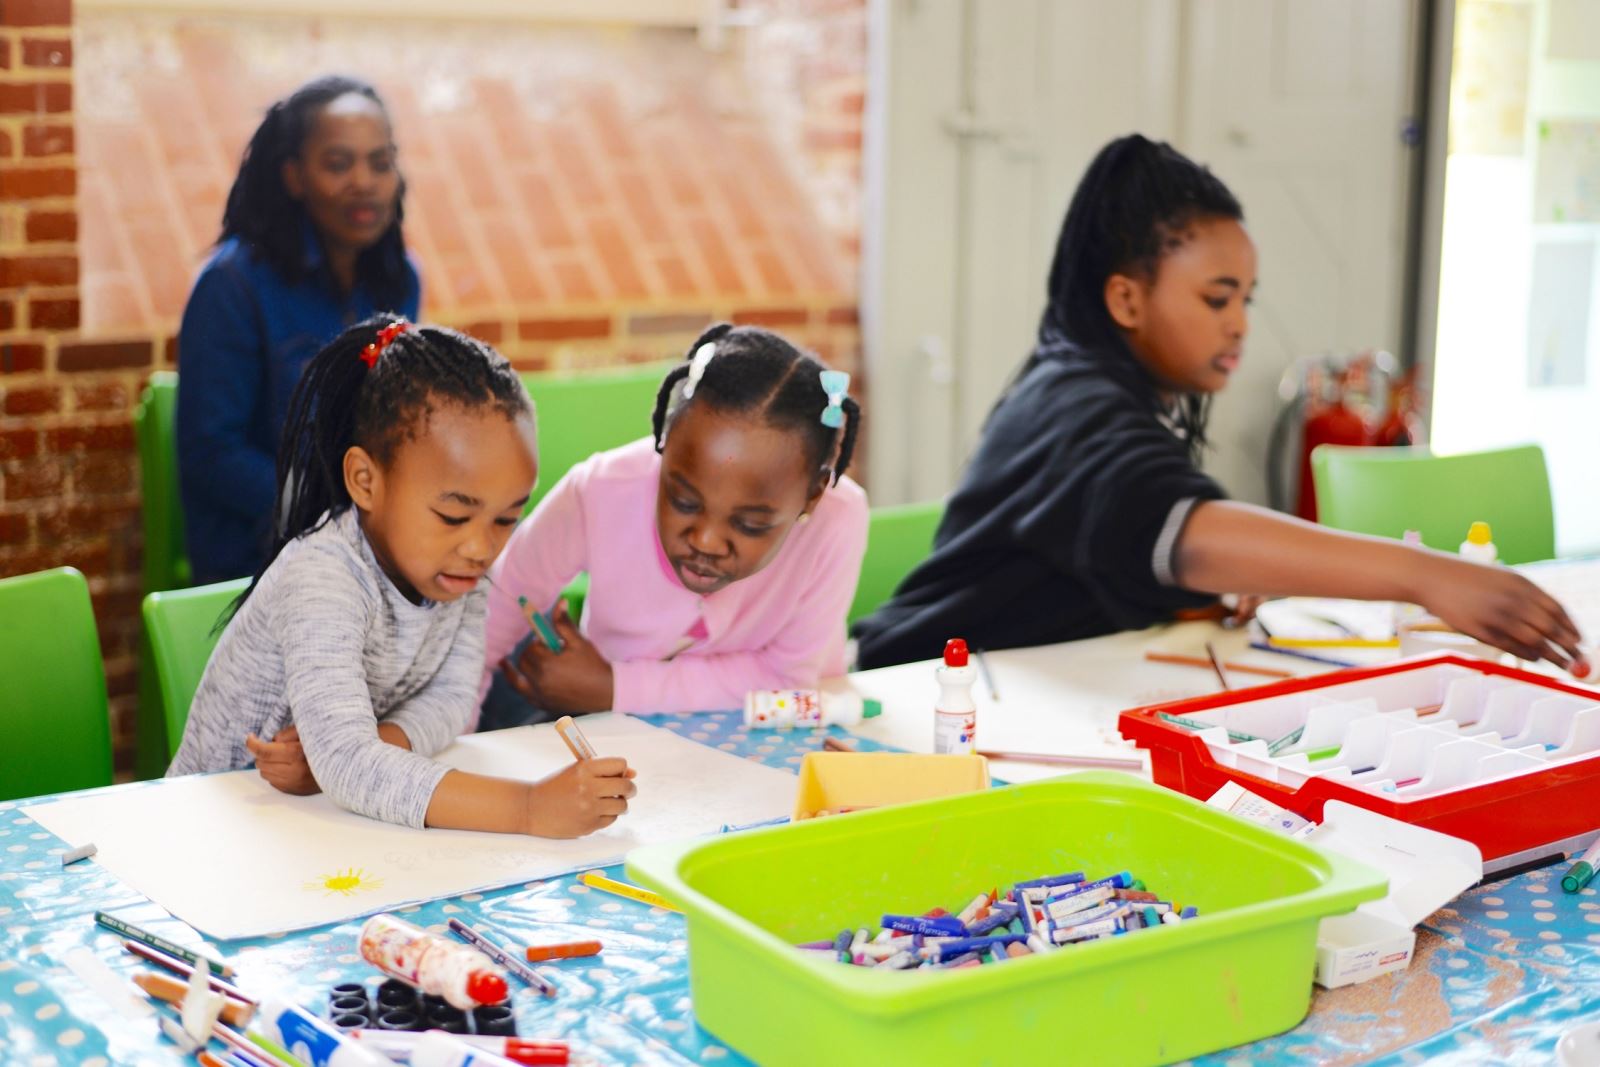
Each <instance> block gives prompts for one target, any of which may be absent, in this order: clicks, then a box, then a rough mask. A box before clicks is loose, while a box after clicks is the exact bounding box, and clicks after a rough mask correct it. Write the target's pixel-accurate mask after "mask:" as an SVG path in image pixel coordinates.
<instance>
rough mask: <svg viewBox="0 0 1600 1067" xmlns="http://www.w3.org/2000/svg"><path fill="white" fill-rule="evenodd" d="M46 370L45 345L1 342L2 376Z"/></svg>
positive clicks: (25, 342)
mask: <svg viewBox="0 0 1600 1067" xmlns="http://www.w3.org/2000/svg"><path fill="white" fill-rule="evenodd" d="M35 370H44V345H40V344H34V343H33V342H31V341H0V374H26V373H27V372H28V371H35Z"/></svg>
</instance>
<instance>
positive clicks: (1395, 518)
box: [1311, 445, 1556, 564]
mask: <svg viewBox="0 0 1600 1067" xmlns="http://www.w3.org/2000/svg"><path fill="white" fill-rule="evenodd" d="M1311 477H1312V481H1313V483H1314V485H1315V486H1316V492H1317V515H1318V517H1319V519H1320V521H1321V522H1322V524H1323V525H1325V526H1332V527H1335V528H1337V529H1340V530H1353V531H1355V532H1357V533H1366V534H1377V535H1379V536H1382V537H1396V538H1397V537H1400V536H1401V535H1402V534H1403V533H1405V531H1406V530H1416V531H1418V532H1420V533H1421V534H1422V542H1423V544H1425V545H1427V546H1428V547H1429V548H1437V549H1442V550H1444V551H1447V552H1454V551H1456V550H1457V549H1458V548H1459V547H1460V546H1461V542H1462V541H1464V540H1466V537H1467V528H1468V527H1469V526H1471V525H1472V524H1473V523H1474V522H1476V521H1478V520H1482V521H1484V522H1487V523H1488V524H1489V526H1490V528H1491V529H1492V531H1493V533H1494V542H1495V547H1496V548H1497V549H1498V550H1499V553H1500V559H1501V561H1502V562H1504V563H1509V564H1516V563H1531V562H1533V561H1535V560H1541V559H1552V558H1554V556H1555V554H1556V534H1555V511H1554V508H1553V506H1552V504H1551V500H1550V475H1549V472H1548V470H1547V469H1546V467H1545V462H1544V450H1543V449H1541V448H1540V447H1539V446H1538V445H1523V446H1520V447H1517V448H1504V449H1499V450H1496V451H1492V452H1471V453H1466V454H1463V455H1458V456H1436V455H1434V454H1433V453H1431V452H1429V451H1428V450H1427V449H1425V448H1346V447H1341V446H1338V445H1319V446H1318V447H1317V448H1315V449H1313V450H1312V452H1311Z"/></svg>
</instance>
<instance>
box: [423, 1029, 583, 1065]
mask: <svg viewBox="0 0 1600 1067" xmlns="http://www.w3.org/2000/svg"><path fill="white" fill-rule="evenodd" d="M562 1062H565V1061H562ZM513 1063H514V1061H512V1060H508V1059H506V1058H505V1057H504V1056H499V1055H496V1054H495V1053H493V1052H490V1051H488V1050H487V1049H482V1048H474V1047H473V1046H472V1045H469V1044H467V1043H466V1042H465V1041H462V1040H460V1039H459V1038H457V1037H455V1036H453V1035H451V1034H447V1033H445V1032H444V1031H442V1030H432V1031H429V1032H428V1033H425V1034H423V1035H422V1036H421V1037H420V1038H419V1039H418V1040H417V1043H416V1044H415V1045H414V1046H412V1049H411V1067H513Z"/></svg>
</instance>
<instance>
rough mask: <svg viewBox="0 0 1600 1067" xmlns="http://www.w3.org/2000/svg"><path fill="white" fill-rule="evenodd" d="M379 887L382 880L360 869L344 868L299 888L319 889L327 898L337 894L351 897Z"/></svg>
mask: <svg viewBox="0 0 1600 1067" xmlns="http://www.w3.org/2000/svg"><path fill="white" fill-rule="evenodd" d="M381 885H383V879H381V878H374V877H373V876H372V875H370V874H368V873H367V872H366V871H363V870H362V869H361V868H360V867H346V868H345V869H344V870H342V871H337V872H335V873H333V874H330V875H327V876H325V877H323V878H319V879H317V880H316V881H312V882H307V883H305V885H304V886H302V887H301V888H303V889H309V890H312V891H313V892H315V891H317V890H319V889H320V890H321V891H322V892H323V893H324V894H326V895H328V896H332V895H333V894H334V893H339V894H342V895H343V896H347V897H353V896H355V895H356V894H357V893H365V892H368V891H369V890H373V889H377V888H378V887H379V886H381Z"/></svg>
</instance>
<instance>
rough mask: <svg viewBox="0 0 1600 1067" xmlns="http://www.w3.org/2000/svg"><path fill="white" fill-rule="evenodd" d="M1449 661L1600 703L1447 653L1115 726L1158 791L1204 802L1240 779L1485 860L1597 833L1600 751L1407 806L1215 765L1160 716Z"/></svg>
mask: <svg viewBox="0 0 1600 1067" xmlns="http://www.w3.org/2000/svg"><path fill="white" fill-rule="evenodd" d="M1446 664H1448V665H1451V666H1457V667H1465V668H1467V669H1469V670H1473V671H1478V672H1481V673H1483V674H1492V675H1500V676H1502V677H1506V678H1511V679H1515V680H1516V681H1519V682H1524V683H1527V684H1530V685H1536V686H1540V687H1542V688H1545V689H1549V690H1550V691H1551V692H1552V693H1571V694H1574V695H1577V696H1582V697H1587V698H1590V699H1592V700H1594V701H1595V702H1596V703H1600V694H1597V693H1596V692H1595V691H1594V690H1592V689H1583V688H1579V687H1577V686H1572V685H1565V684H1563V683H1561V682H1559V681H1556V680H1555V679H1553V678H1551V677H1549V676H1547V675H1542V674H1534V673H1533V672H1531V671H1525V670H1520V669H1518V668H1515V667H1503V666H1501V665H1499V664H1497V663H1490V662H1488V661H1486V660H1480V659H1474V658H1471V657H1466V656H1454V655H1442V656H1432V657H1429V658H1427V659H1424V660H1408V661H1405V662H1401V663H1396V664H1392V665H1389V666H1384V667H1371V668H1353V669H1349V670H1340V671H1333V672H1331V673H1328V674H1320V675H1314V676H1312V677H1309V678H1297V679H1291V680H1288V681H1283V682H1274V683H1271V684H1269V685H1262V686H1254V687H1252V688H1249V689H1240V690H1232V691H1229V692H1224V693H1217V694H1214V695H1212V696H1206V697H1193V698H1190V699H1187V700H1178V701H1171V702H1168V703H1164V704H1151V705H1148V706H1145V707H1142V708H1135V709H1133V710H1131V711H1125V712H1123V713H1122V715H1121V716H1120V717H1119V718H1118V721H1117V726H1118V729H1120V730H1121V731H1122V735H1123V736H1124V737H1126V738H1128V739H1129V740H1131V741H1133V742H1135V743H1136V744H1137V745H1138V746H1139V747H1140V748H1147V749H1149V750H1150V769H1151V774H1152V776H1153V777H1154V779H1155V781H1156V783H1157V784H1158V785H1164V786H1166V787H1167V788H1169V789H1175V790H1177V791H1179V792H1181V793H1187V794H1188V795H1190V796H1192V797H1198V798H1200V799H1202V800H1204V799H1205V798H1207V797H1209V796H1211V795H1212V794H1213V793H1215V792H1216V791H1217V790H1218V789H1220V788H1221V787H1222V786H1223V785H1224V784H1225V783H1227V782H1230V781H1232V782H1238V783H1239V784H1240V785H1242V786H1244V787H1245V788H1246V789H1248V790H1250V791H1251V792H1252V793H1256V794H1258V795H1260V796H1262V797H1264V798H1265V799H1267V800H1270V801H1272V802H1273V803H1274V804H1277V805H1278V806H1279V807H1283V808H1287V809H1289V810H1290V811H1293V812H1296V813H1298V814H1300V815H1302V816H1304V817H1306V818H1308V819H1312V820H1315V821H1318V822H1320V821H1321V820H1322V806H1323V805H1324V804H1326V803H1327V802H1328V801H1330V800H1342V801H1345V802H1346V803H1348V804H1355V805H1357V806H1359V807H1363V808H1366V809H1368V810H1369V811H1376V812H1379V813H1380V814H1383V815H1387V816H1389V817H1390V818H1394V819H1399V820H1401V821H1402V822H1408V823H1412V824H1415V825H1417V826H1423V827H1426V828H1427V829H1429V830H1437V831H1439V832H1440V833H1445V834H1450V835H1452V836H1454V837H1459V838H1463V839H1464V840H1467V841H1471V842H1472V843H1473V844H1475V845H1477V846H1478V848H1479V849H1480V850H1481V851H1482V852H1483V858H1484V860H1485V861H1486V862H1487V861H1490V860H1493V859H1497V858H1499V857H1501V856H1509V855H1512V854H1514V853H1518V852H1522V851H1525V850H1528V849H1532V848H1537V847H1539V846H1541V845H1545V844H1548V843H1550V842H1554V841H1561V840H1563V839H1565V838H1569V837H1575V836H1578V835H1580V834H1587V833H1592V832H1593V831H1594V830H1595V829H1597V828H1600V753H1596V754H1595V755H1593V756H1590V757H1586V758H1583V759H1579V760H1572V761H1570V762H1563V763H1560V764H1556V765H1553V766H1551V767H1550V768H1549V769H1548V770H1540V771H1536V772H1533V773H1528V774H1519V775H1516V776H1514V777H1510V778H1504V779H1500V780H1497V781H1488V782H1483V783H1478V784H1472V785H1468V786H1464V787H1461V788H1459V789H1454V790H1450V791H1447V792H1442V793H1439V794H1438V795H1435V796H1427V797H1420V798H1418V799H1415V800H1406V801H1400V800H1385V799H1384V798H1383V797H1381V796H1378V795H1375V794H1373V793H1371V792H1369V791H1367V790H1364V789H1358V788H1354V787H1352V786H1349V785H1346V784H1344V783H1342V782H1335V781H1330V780H1328V779H1325V778H1310V779H1308V780H1307V781H1306V782H1305V783H1304V784H1303V785H1300V786H1298V787H1295V788H1291V787H1289V786H1286V785H1283V784H1281V783H1278V782H1273V781H1268V780H1266V779H1264V778H1260V777H1258V776H1256V775H1253V774H1250V773H1249V772H1247V771H1242V770H1239V769H1237V768H1233V767H1228V766H1225V765H1223V764H1221V763H1219V762H1217V760H1216V759H1215V758H1214V757H1213V756H1212V753H1211V750H1210V748H1209V747H1207V745H1206V743H1205V742H1204V741H1202V740H1201V739H1200V738H1199V737H1198V736H1197V735H1196V734H1195V733H1194V732H1193V731H1191V730H1186V729H1184V728H1183V727H1181V726H1174V725H1172V724H1171V723H1167V722H1163V721H1161V719H1159V718H1158V717H1157V716H1158V715H1159V714H1160V713H1162V712H1165V713H1167V714H1169V715H1193V714H1195V713H1196V712H1203V711H1213V710H1215V709H1217V708H1222V707H1229V706H1235V705H1240V704H1247V703H1251V702H1254V701H1258V700H1264V699H1268V698H1271V697H1279V696H1285V695H1288V694H1292V693H1303V692H1308V691H1312V690H1316V689H1325V688H1328V687H1331V686H1335V685H1344V684H1347V683H1350V682H1356V681H1361V680H1363V679H1368V678H1381V677H1384V676H1386V675H1393V674H1396V673H1399V672H1402V671H1415V670H1425V669H1430V668H1435V667H1438V666H1440V665H1446Z"/></svg>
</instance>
